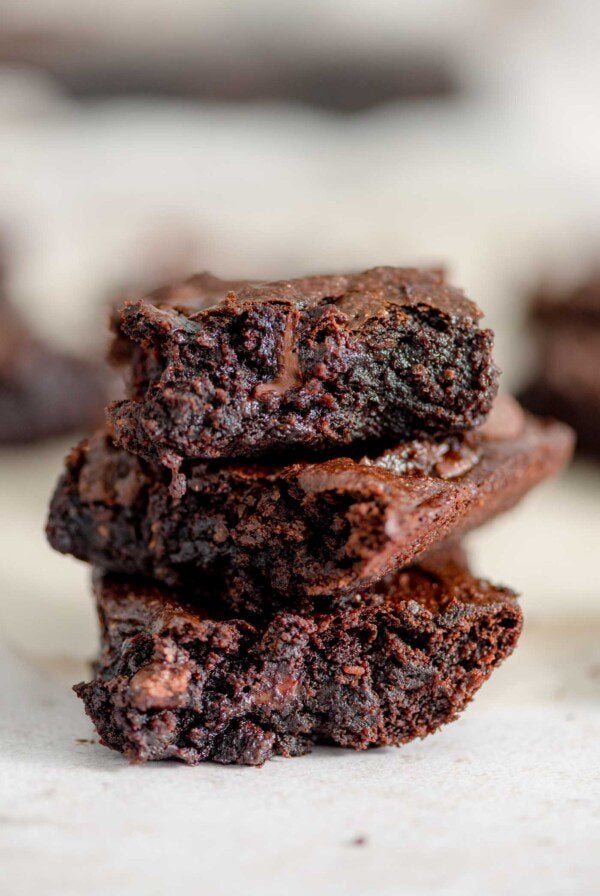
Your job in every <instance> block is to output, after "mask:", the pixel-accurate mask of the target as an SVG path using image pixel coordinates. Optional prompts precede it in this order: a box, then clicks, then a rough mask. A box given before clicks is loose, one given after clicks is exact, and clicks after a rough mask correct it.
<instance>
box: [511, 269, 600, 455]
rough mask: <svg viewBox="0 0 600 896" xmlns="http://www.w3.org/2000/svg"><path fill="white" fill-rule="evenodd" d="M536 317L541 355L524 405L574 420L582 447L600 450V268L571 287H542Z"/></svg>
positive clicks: (533, 309)
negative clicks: (557, 289) (559, 288)
mask: <svg viewBox="0 0 600 896" xmlns="http://www.w3.org/2000/svg"><path fill="white" fill-rule="evenodd" d="M530 322H531V325H532V328H533V330H534V334H535V339H536V344H537V352H538V359H537V369H536V373H535V377H534V379H533V381H532V382H531V383H530V385H529V386H528V387H527V388H526V389H525V390H524V391H523V394H522V396H521V400H522V402H523V404H524V405H525V407H527V408H528V409H529V410H531V411H534V412H535V413H538V414H548V415H552V416H554V417H558V418H559V419H561V420H564V421H565V422H567V423H569V424H570V425H571V426H572V427H573V428H574V429H575V431H576V432H577V437H578V447H579V448H580V449H581V450H582V451H583V452H586V453H593V454H597V455H600V271H598V272H596V273H595V274H594V275H593V276H591V277H590V278H589V279H588V280H587V281H586V282H585V283H583V284H581V285H579V286H577V287H576V288H574V289H571V290H569V291H565V292H562V293H559V292H552V291H549V290H543V291H540V292H538V293H537V294H536V295H535V296H534V299H533V301H532V304H531V310H530Z"/></svg>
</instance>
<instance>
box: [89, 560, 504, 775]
mask: <svg viewBox="0 0 600 896" xmlns="http://www.w3.org/2000/svg"><path fill="white" fill-rule="evenodd" d="M95 585H96V595H97V604H98V612H99V616H100V624H101V630H102V652H101V654H100V659H99V661H98V663H97V665H96V669H95V677H94V679H93V680H92V681H91V682H89V683H88V684H79V685H77V686H76V687H75V691H76V693H77V694H78V696H79V697H81V698H82V699H83V701H84V703H85V708H86V712H87V713H88V715H89V716H90V718H91V719H92V721H93V722H94V725H95V726H96V729H97V730H98V733H99V735H100V739H101V741H102V743H103V744H105V745H106V746H108V747H112V748H113V749H115V750H120V751H121V752H123V753H125V755H126V756H127V758H128V759H130V760H131V761H134V762H144V761H149V760H159V759H171V758H172V759H180V760H182V761H184V762H187V763H189V764H191V765H195V764H197V763H199V762H202V761H204V760H213V761H215V762H222V763H239V764H245V765H262V763H263V762H265V760H267V759H269V758H271V757H272V756H275V755H282V756H295V755H299V754H301V753H306V752H309V751H310V749H311V746H312V745H313V744H316V743H324V744H338V745H340V746H343V747H351V748H353V749H356V750H362V749H365V748H367V747H370V746H382V745H389V744H396V745H399V744H403V743H406V742H407V741H409V740H412V739H413V738H416V737H423V736H425V735H426V734H430V733H432V732H433V731H436V730H437V729H438V728H439V727H440V726H441V725H443V724H445V723H447V722H450V721H452V720H453V719H455V718H456V716H457V715H458V713H460V712H461V711H462V710H463V709H464V707H465V705H466V704H467V703H468V702H469V700H470V699H471V698H472V697H473V694H474V693H475V691H477V689H478V688H479V687H480V685H481V684H482V683H483V681H485V679H486V678H488V676H489V675H490V674H491V672H492V670H493V669H494V668H495V667H496V666H497V665H498V664H499V663H500V662H502V660H503V659H505V657H507V656H508V655H509V654H510V653H511V652H512V650H513V648H514V646H515V644H516V642H517V639H518V637H519V633H520V630H521V611H520V609H519V607H518V605H517V603H516V601H515V598H514V595H513V594H512V592H510V591H508V590H507V589H504V588H497V587H494V586H492V585H490V584H488V583H486V582H483V581H479V580H477V579H474V578H473V577H472V576H471V575H470V574H469V573H468V572H467V570H466V569H464V568H462V567H461V566H460V565H458V564H457V563H456V562H452V561H448V560H445V561H444V564H443V565H442V563H441V561H437V563H436V562H435V561H434V562H433V563H432V565H431V566H430V567H429V568H428V567H423V568H412V569H408V570H406V571H404V572H400V573H397V574H396V575H395V576H394V577H393V578H392V579H390V580H388V581H387V582H386V583H385V584H384V583H381V588H382V589H384V590H382V593H370V594H365V595H363V596H362V597H359V596H356V597H355V598H354V599H353V600H348V601H347V603H346V604H345V605H343V606H339V607H337V608H336V610H335V612H333V613H330V614H318V615H314V614H309V615H298V614H294V613H290V612H280V613H277V614H275V615H274V616H270V617H268V618H266V619H263V620H261V621H260V622H255V623H254V624H251V623H249V622H247V621H243V620H241V619H226V620H225V619H220V618H218V617H217V618H215V617H214V615H212V614H211V613H210V612H209V611H206V610H203V609H199V608H198V607H196V608H193V607H192V606H190V605H186V604H185V603H183V602H182V601H181V597H180V596H179V597H178V596H177V595H176V594H175V593H170V592H167V591H164V590H161V589H159V588H158V587H156V586H153V585H149V584H144V582H143V581H141V580H139V579H126V578H118V577H112V576H110V575H109V576H104V577H103V576H102V575H100V574H97V576H96V582H95Z"/></svg>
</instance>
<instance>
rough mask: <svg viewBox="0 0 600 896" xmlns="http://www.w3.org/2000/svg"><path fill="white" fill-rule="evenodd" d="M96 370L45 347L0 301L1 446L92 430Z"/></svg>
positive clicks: (100, 389) (96, 418) (99, 396)
mask: <svg viewBox="0 0 600 896" xmlns="http://www.w3.org/2000/svg"><path fill="white" fill-rule="evenodd" d="M104 403H105V391H104V382H103V378H102V374H101V372H100V369H99V367H95V366H94V365H93V364H91V363H89V362H88V361H85V360H83V359H81V358H77V357H75V356H73V355H70V354H68V353H65V352H61V351H59V350H57V349H53V348H51V347H50V346H48V345H46V344H45V343H44V342H43V341H42V340H40V339H39V338H37V337H36V336H35V335H33V334H32V333H31V331H30V330H29V328H28V327H27V326H26V325H25V323H24V321H23V320H22V319H21V318H20V316H19V315H18V313H17V311H16V310H15V308H14V307H13V306H12V304H11V303H10V302H9V301H8V300H7V299H6V298H5V297H4V296H1V297H0V444H14V443H27V442H34V441H37V440H38V439H43V438H47V437H50V436H57V435H62V434H64V433H67V432H76V431H83V430H85V429H88V428H90V427H93V426H97V425H98V424H99V423H100V422H101V420H102V417H103V405H104Z"/></svg>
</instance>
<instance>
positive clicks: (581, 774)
mask: <svg viewBox="0 0 600 896" xmlns="http://www.w3.org/2000/svg"><path fill="white" fill-rule="evenodd" d="M65 448H66V445H65V444H60V445H51V446H48V447H47V448H45V449H43V450H41V451H40V449H38V450H37V451H35V450H33V449H31V450H24V451H18V452H10V453H4V454H2V455H0V494H2V496H3V497H2V505H1V507H0V543H1V544H2V566H1V571H0V589H1V604H0V620H1V622H2V640H3V650H2V653H1V657H0V662H1V665H2V667H3V669H2V671H3V674H2V681H3V682H4V683H5V684H4V687H3V690H2V712H1V713H0V738H1V741H2V748H1V751H0V769H1V771H0V789H1V791H2V799H1V803H2V808H1V810H0V811H1V817H0V825H1V827H0V831H1V832H2V833H1V852H0V865H1V867H2V868H3V873H4V875H6V876H5V878H4V879H5V881H7V882H8V889H6V888H4V887H3V892H5V893H6V894H7V896H13V894H14V896H17V894H18V896H27V894H34V893H35V894H36V896H40V894H44V896H45V894H52V896H54V894H56V896H71V894H73V896H80V894H81V893H86V894H93V896H96V894H98V896H100V894H102V896H108V894H110V896H112V894H120V893H127V894H128V896H131V894H138V893H139V894H143V896H152V894H163V893H188V892H191V893H194V894H201V893H211V894H227V896H229V894H232V896H233V894H235V896H238V894H261V896H271V894H273V896H280V894H283V893H285V894H290V896H295V894H298V896H300V894H302V896H304V894H306V893H312V894H325V893H327V894H330V893H333V894H338V893H339V894H344V896H354V894H356V896H365V894H377V896H386V894H410V896H413V894H414V896H419V894H427V896H433V894H435V896H437V894H443V896H454V894H456V896H459V894H460V896H470V894H480V893H481V894H486V896H487V894H489V896H496V894H511V896H512V894H515V893H517V894H519V893H523V892H527V894H528V896H537V894H539V896H552V894H556V896H565V894H569V896H584V894H586V896H587V894H591V893H594V892H598V888H599V885H600V871H599V869H600V865H599V862H598V846H600V819H599V814H598V806H599V803H600V781H599V775H598V767H599V763H598V742H599V739H600V600H599V599H598V598H599V597H600V577H599V575H598V569H597V560H596V554H597V550H598V545H599V544H600V540H599V536H600V513H599V512H598V507H599V506H600V505H599V497H600V469H598V468H595V467H593V466H579V467H577V468H575V469H573V470H571V471H570V472H569V473H568V474H567V475H566V476H565V477H563V479H562V480H561V481H559V482H556V483H551V484H548V485H546V486H544V487H543V488H541V489H540V490H539V491H538V492H537V493H536V494H535V495H532V496H531V497H530V498H529V500H528V501H526V502H525V504H524V505H523V507H521V508H519V509H518V510H516V511H515V512H514V513H513V515H512V516H510V517H509V516H507V517H505V518H504V519H502V520H499V521H497V522H496V523H495V524H493V525H491V526H489V527H488V528H486V529H484V530H483V531H481V532H479V533H477V535H476V536H475V537H474V538H473V539H472V542H473V551H474V559H475V566H476V568H477V571H478V572H480V573H485V574H486V575H487V576H488V577H490V578H496V579H501V580H504V581H505V582H506V583H507V584H510V585H511V586H513V587H515V588H517V589H518V590H520V591H522V592H523V595H524V597H523V605H524V609H525V613H526V619H527V622H526V627H525V631H524V633H523V636H522V639H521V643H520V646H519V647H518V649H517V651H516V653H515V654H514V656H513V657H511V658H510V659H509V660H508V661H507V662H506V664H505V665H504V666H503V667H502V668H501V669H500V670H498V671H497V672H496V673H495V675H494V676H493V678H492V679H491V681H490V682H488V683H487V685H485V686H484V688H483V690H482V692H481V693H480V694H479V696H478V697H477V698H476V700H475V702H474V704H473V705H472V706H471V707H469V708H468V709H467V711H466V712H465V713H464V715H463V717H462V718H461V719H460V720H459V721H458V722H456V723H454V724H452V725H450V726H448V727H447V728H446V729H444V730H442V731H441V732H439V733H438V734H436V735H435V736H433V737H429V738H427V739H426V740H424V741H422V742H418V743H412V744H409V745H408V746H406V747H404V748H402V749H400V750H394V749H385V750H373V751H369V752H367V753H362V754H355V753H351V752H346V751H343V750H337V749H319V750H316V751H315V752H314V753H313V754H312V755H311V756H307V757H302V758H299V759H290V760H283V759H278V760H275V761H272V762H270V763H267V765H266V766H264V767H263V768H262V769H253V768H234V767H220V766H216V765H203V766H200V767H197V768H187V767H185V766H183V765H178V764H172V763H164V764H156V765H147V766H138V767H132V766H128V765H127V763H126V762H125V761H124V760H123V758H122V757H121V756H120V755H118V754H117V753H113V752H111V751H109V750H107V749H105V748H104V747H102V746H100V745H99V744H98V743H97V742H96V741H97V738H96V736H95V733H94V731H93V728H92V726H91V724H90V723H89V722H88V720H87V719H86V717H85V715H84V714H83V710H82V706H81V704H80V703H79V701H78V700H77V698H76V697H75V695H74V694H73V693H72V692H71V690H70V686H71V685H72V684H73V683H74V682H76V681H79V680H81V679H82V678H84V677H86V675H87V668H86V660H87V658H89V657H91V656H92V655H93V652H94V649H95V643H96V631H95V622H94V618H93V612H92V605H91V599H90V597H89V594H88V591H89V588H88V585H87V570H86V569H85V567H84V566H83V565H81V564H78V563H76V562H75V561H72V560H69V559H66V558H62V557H60V556H58V555H54V554H52V552H51V551H50V549H49V548H47V547H46V545H45V543H44V540H43V535H42V521H43V516H44V510H45V504H46V502H47V498H48V494H49V492H50V490H51V487H52V483H53V480H54V478H55V476H56V474H57V473H58V470H59V468H60V459H61V456H62V454H63V453H64V450H65ZM357 838H358V841H357ZM361 838H364V842H362V840H361Z"/></svg>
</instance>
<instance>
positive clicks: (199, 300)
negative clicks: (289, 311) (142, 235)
mask: <svg viewBox="0 0 600 896" xmlns="http://www.w3.org/2000/svg"><path fill="white" fill-rule="evenodd" d="M268 302H275V303H282V304H287V305H293V306H294V307H296V308H298V309H299V310H300V311H302V310H305V309H309V308H310V307H314V306H318V305H319V306H326V305H331V306H335V308H336V309H337V310H338V311H340V312H342V313H343V314H345V316H346V318H347V325H348V327H349V328H351V329H357V328H359V327H360V326H361V325H362V324H363V323H365V321H367V320H369V319H371V318H375V317H386V316H387V315H388V314H389V313H390V310H391V309H392V308H394V307H396V308H403V307H404V308H415V307H426V308H431V309H433V310H436V311H438V312H439V313H441V314H444V315H446V316H448V317H451V318H454V319H457V318H462V319H464V320H467V321H477V320H478V319H479V318H480V317H481V311H480V310H479V308H478V307H477V305H475V304H474V303H473V302H471V301H470V300H469V299H467V298H466V296H465V295H464V293H463V292H462V291H461V290H460V289H457V288H456V287H453V286H450V285H449V284H448V283H447V282H446V279H445V275H444V273H443V272H442V271H439V270H429V269H423V270H420V269H418V268H394V267H378V268H372V269H371V270H369V271H365V272H363V273H361V274H348V275H328V276H315V277H302V278H298V279H295V280H279V281H274V282H270V283H269V282H264V283H261V282H250V281H243V280H220V279H218V278H217V277H214V276H213V275H212V274H209V273H202V274H196V275H195V276H193V277H190V279H189V280H185V281H183V282H182V283H177V284H174V285H171V286H167V287H163V288H162V289H159V290H156V291H155V292H153V293H151V294H150V295H149V296H147V297H146V298H144V299H141V300H139V301H137V302H135V301H134V302H131V301H129V302H125V304H124V305H123V307H122V308H121V310H120V313H119V312H117V314H116V316H115V319H114V322H113V326H114V327H115V328H116V329H117V330H118V327H119V318H120V317H121V318H122V317H123V316H127V314H128V313H130V310H131V309H139V308H140V307H142V308H143V310H144V313H145V315H146V316H147V317H148V318H149V319H152V320H153V321H154V322H155V323H160V322H162V323H163V324H164V326H165V329H168V325H169V323H170V322H171V323H172V322H174V321H176V320H177V318H178V315H182V316H183V317H184V318H187V319H188V320H190V321H196V320H200V319H201V318H202V316H203V314H205V313H206V312H208V311H210V312H212V311H215V310H217V309H219V307H222V308H238V309H239V308H242V307H244V306H247V305H252V304H260V303H268Z"/></svg>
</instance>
